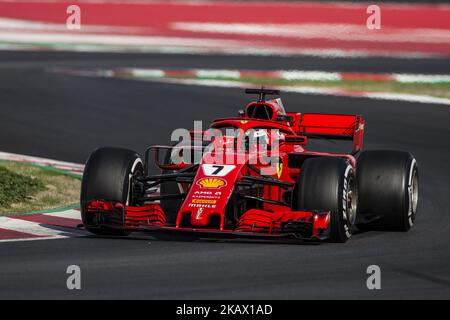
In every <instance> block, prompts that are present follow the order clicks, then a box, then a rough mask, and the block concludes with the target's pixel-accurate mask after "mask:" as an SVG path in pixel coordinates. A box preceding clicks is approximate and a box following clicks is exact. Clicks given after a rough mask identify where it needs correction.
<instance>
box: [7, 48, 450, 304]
mask: <svg viewBox="0 0 450 320" xmlns="http://www.w3.org/2000/svg"><path fill="white" fill-rule="evenodd" d="M264 61H266V60H265V59H259V58H258V59H253V58H251V59H250V58H244V57H201V58H198V57H182V56H167V57H163V56H151V55H148V56H144V55H141V56H139V57H136V56H127V55H101V56H98V55H91V54H87V55H83V54H66V55H65V54H55V53H53V54H48V55H47V54H32V53H28V54H24V53H17V54H16V53H0V149H2V150H3V151H9V152H19V153H25V154H30V155H37V156H45V157H50V158H56V159H61V160H69V161H74V162H83V161H84V160H85V159H86V158H87V156H88V154H89V153H90V151H91V150H92V149H94V148H95V147H97V146H104V145H116V146H127V147H129V148H131V149H136V150H137V151H139V152H141V151H142V150H143V149H144V148H145V146H147V145H148V144H152V143H165V142H167V141H168V138H169V137H170V133H171V131H172V129H173V128H179V127H188V128H190V127H192V120H194V119H195V120H199V119H203V120H206V121H210V120H212V119H213V118H215V117H219V116H228V115H234V114H236V112H237V110H238V109H239V108H241V107H242V106H243V105H244V103H245V102H246V101H247V100H248V97H245V96H244V95H243V94H242V90H239V89H219V88H207V87H196V86H185V85H174V84H170V85H169V84H159V83H147V82H139V81H128V80H118V79H106V78H81V77H71V76H66V75H62V74H57V73H52V72H48V71H47V70H46V68H51V67H52V66H56V65H58V66H61V65H62V66H71V67H73V66H78V67H92V66H105V65H110V66H136V65H138V66H166V67H167V66H176V67H181V66H182V67H215V68H219V67H229V66H234V67H248V68H271V67H275V68H277V69H278V68H285V67H286V66H292V67H295V68H296V69H301V68H303V67H305V68H306V67H308V66H309V67H311V68H313V69H316V68H319V65H322V66H323V68H322V69H336V70H339V71H343V70H342V69H339V68H338V67H337V66H336V65H335V61H333V60H330V61H328V62H327V61H325V60H323V59H311V60H310V61H309V63H307V62H305V60H303V59H300V58H295V59H282V58H279V59H275V58H270V59H267V62H266V63H264ZM387 61H388V62H390V64H389V63H385V64H381V63H379V64H378V66H377V63H376V61H372V60H371V59H369V61H366V60H342V61H340V63H341V65H345V66H346V68H349V69H351V70H353V69H354V70H358V71H371V70H377V71H378V72H383V71H410V72H415V71H416V70H424V69H426V70H425V71H428V72H431V73H432V72H436V71H438V70H441V71H443V72H444V71H445V72H448V70H449V62H448V61H447V60H440V61H422V63H420V61H419V62H418V61H415V63H411V61H408V60H397V59H392V60H389V59H387ZM247 63H248V65H247ZM358 63H360V65H358ZM439 66H440V67H439ZM383 68H385V69H386V70H383ZM391 69H392V70H391ZM393 69H395V70H393ZM410 69H411V70H410ZM346 71H347V70H346ZM283 101H284V104H285V106H287V108H288V109H289V110H299V111H303V112H311V111H314V112H331V113H358V114H363V115H364V116H365V118H366V140H365V147H366V149H399V150H408V151H410V152H412V153H413V154H414V155H415V156H416V158H417V160H418V163H419V168H420V180H421V181H420V182H421V190H420V203H419V212H418V217H417V221H416V222H417V223H416V226H415V227H414V228H413V229H412V230H411V231H410V232H408V233H382V232H366V233H362V234H358V235H355V236H354V237H353V238H352V239H351V240H350V241H349V242H347V243H346V244H328V243H325V244H320V245H293V244H270V243H251V242H211V241H200V242H183V241H158V240H153V239H151V238H125V239H105V238H94V237H83V238H72V239H62V240H43V241H29V242H15V243H0V263H1V267H0V299H5V298H20V299H23V298H36V299H42V298H58V299H72V298H129V299H136V298H137V299H139V298H150V299H176V298H180V299H197V298H204V299H224V298H229V299H241V298H242V299H243V298H247V299H252V298H254V299H259V298H261V299H286V298H290V299H298V298H310V299H320V298H341V299H349V298H350V299H357V298H376V299H377V298H399V299H404V298H441V299H444V298H445V299H449V298H450V238H449V236H448V234H449V233H450V217H449V215H450V210H449V208H450V198H449V196H448V195H449V194H450V186H449V183H448V181H450V152H449V150H450V141H449V138H450V126H449V125H448V121H449V119H450V109H449V108H448V107H446V106H440V105H432V104H416V103H408V102H389V101H375V100H369V99H361V98H346V97H326V96H310V95H300V94H285V95H283ZM71 264H76V265H79V266H80V267H81V269H82V290H80V291H69V290H67V289H66V277H67V274H66V273H65V271H66V268H67V266H68V265H71ZM374 264H375V265H379V266H380V267H381V271H382V289H381V290H379V291H369V290H368V289H367V287H366V279H367V274H366V268H367V267H368V266H369V265H374Z"/></svg>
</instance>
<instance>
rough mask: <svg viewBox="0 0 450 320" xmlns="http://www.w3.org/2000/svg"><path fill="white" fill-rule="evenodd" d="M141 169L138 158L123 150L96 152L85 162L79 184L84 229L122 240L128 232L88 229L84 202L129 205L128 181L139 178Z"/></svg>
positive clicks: (98, 150)
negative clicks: (102, 201) (135, 177)
mask: <svg viewBox="0 0 450 320" xmlns="http://www.w3.org/2000/svg"><path fill="white" fill-rule="evenodd" d="M143 171H144V166H143V163H142V160H141V158H140V157H139V155H138V154H137V153H136V152H134V151H131V150H127V149H122V148H99V149H97V150H95V151H94V152H93V153H92V154H91V156H90V157H89V159H88V161H87V162H86V166H85V169H84V173H83V180H82V183H81V199H80V200H81V217H82V220H83V223H84V224H85V226H86V229H87V230H88V231H89V232H91V233H94V234H97V235H113V236H124V235H128V234H129V232H126V231H124V230H120V229H112V228H105V227H93V226H87V225H88V224H87V218H86V212H84V205H83V204H85V203H86V202H89V201H94V200H104V201H111V202H120V203H122V204H124V205H130V204H131V202H132V192H131V186H130V181H131V177H132V176H133V175H142V174H143Z"/></svg>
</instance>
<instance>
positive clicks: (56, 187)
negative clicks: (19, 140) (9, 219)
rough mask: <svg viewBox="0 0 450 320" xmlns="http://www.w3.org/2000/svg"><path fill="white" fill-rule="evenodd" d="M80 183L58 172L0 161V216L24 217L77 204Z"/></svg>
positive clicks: (76, 179) (77, 179)
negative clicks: (15, 215)
mask: <svg viewBox="0 0 450 320" xmlns="http://www.w3.org/2000/svg"><path fill="white" fill-rule="evenodd" d="M80 184H81V182H80V179H79V178H76V177H73V176H71V175H68V174H64V173H62V172H60V171H58V170H52V169H51V168H47V167H41V166H36V165H30V164H23V163H18V162H12V161H3V160H1V161H0V215H5V214H24V213H29V212H36V211H42V210H49V209H54V208H59V207H63V206H68V205H71V204H74V203H77V202H78V201H79V194H80Z"/></svg>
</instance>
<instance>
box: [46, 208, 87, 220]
mask: <svg viewBox="0 0 450 320" xmlns="http://www.w3.org/2000/svg"><path fill="white" fill-rule="evenodd" d="M44 215H46V216H51V217H58V218H67V219H75V220H80V222H81V213H80V211H79V210H75V209H70V210H65V211H61V212H49V213H44Z"/></svg>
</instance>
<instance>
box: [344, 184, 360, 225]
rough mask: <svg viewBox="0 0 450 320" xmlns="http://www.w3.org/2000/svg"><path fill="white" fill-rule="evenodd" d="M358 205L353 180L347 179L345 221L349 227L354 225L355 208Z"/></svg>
mask: <svg viewBox="0 0 450 320" xmlns="http://www.w3.org/2000/svg"><path fill="white" fill-rule="evenodd" d="M357 204H358V192H357V189H356V184H355V181H354V179H353V178H350V179H348V190H347V199H346V206H347V208H346V209H347V210H346V212H347V220H348V222H349V224H350V225H354V224H355V221H356V207H357Z"/></svg>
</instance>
